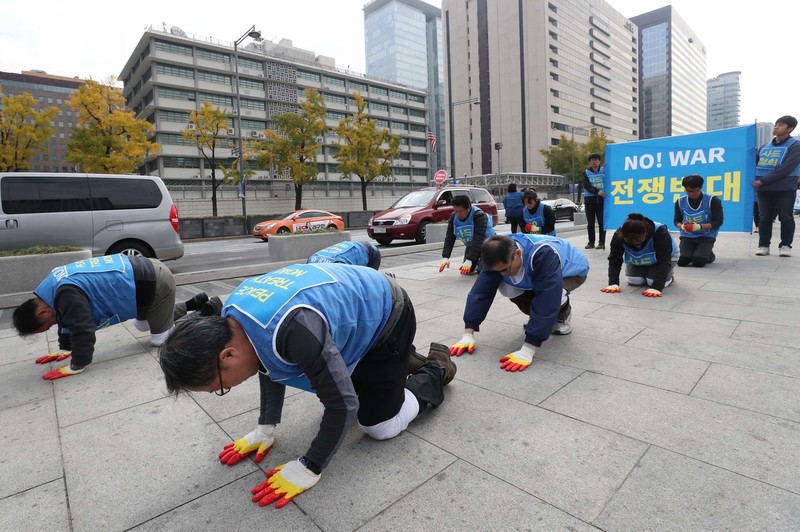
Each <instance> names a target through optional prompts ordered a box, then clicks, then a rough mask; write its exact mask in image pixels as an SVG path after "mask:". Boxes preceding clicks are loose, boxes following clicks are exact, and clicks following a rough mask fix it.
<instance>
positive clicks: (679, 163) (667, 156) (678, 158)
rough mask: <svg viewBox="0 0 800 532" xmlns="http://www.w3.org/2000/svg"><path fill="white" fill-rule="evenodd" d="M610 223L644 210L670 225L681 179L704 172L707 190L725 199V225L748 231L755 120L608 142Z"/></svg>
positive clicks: (607, 212)
mask: <svg viewBox="0 0 800 532" xmlns="http://www.w3.org/2000/svg"><path fill="white" fill-rule="evenodd" d="M605 163H606V164H605V170H606V171H605V179H604V187H605V191H606V194H607V196H606V200H605V202H604V203H605V204H604V211H605V212H604V220H605V226H606V227H607V228H609V229H615V228H617V227H619V226H620V225H622V222H624V221H625V219H626V218H627V217H628V213H631V212H639V213H642V214H644V215H645V216H647V217H648V218H650V219H651V220H654V221H657V222H661V223H663V224H665V225H667V226H668V227H670V228H671V229H673V228H674V226H673V223H672V220H673V218H674V212H675V201H676V200H677V199H678V198H679V197H680V196H682V195H683V194H684V190H683V186H682V185H681V180H682V179H683V178H684V177H685V176H687V175H689V174H698V175H700V176H702V177H703V179H704V180H705V183H704V184H703V192H704V193H705V194H711V195H714V196H718V197H719V199H720V200H721V201H722V208H723V211H724V213H725V222H724V223H723V224H722V227H721V228H720V231H727V232H747V233H749V232H750V231H751V229H752V225H753V202H754V201H755V199H754V198H755V192H754V189H753V186H752V182H753V180H754V179H755V169H756V126H755V125H750V126H743V127H735V128H730V129H721V130H718V131H709V132H708V133H695V134H692V135H681V136H677V137H662V138H657V139H649V140H640V141H635V142H626V143H620V144H608V145H607V146H606V152H605Z"/></svg>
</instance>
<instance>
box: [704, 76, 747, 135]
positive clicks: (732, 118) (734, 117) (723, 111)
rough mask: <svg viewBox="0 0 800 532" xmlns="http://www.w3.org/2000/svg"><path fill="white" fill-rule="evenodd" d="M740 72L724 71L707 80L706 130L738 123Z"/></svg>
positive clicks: (733, 125)
mask: <svg viewBox="0 0 800 532" xmlns="http://www.w3.org/2000/svg"><path fill="white" fill-rule="evenodd" d="M741 74H742V73H741V72H726V73H725V74H720V75H719V76H717V77H715V78H711V79H710V80H708V84H707V87H708V130H709V131H713V130H715V129H725V128H728V127H736V126H738V125H739V110H740V103H741V95H742V91H741V89H740V87H739V76H740V75H741Z"/></svg>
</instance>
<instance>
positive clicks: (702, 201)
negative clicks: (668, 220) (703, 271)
mask: <svg viewBox="0 0 800 532" xmlns="http://www.w3.org/2000/svg"><path fill="white" fill-rule="evenodd" d="M703 182H704V181H703V178H702V177H701V176H699V175H697V174H690V175H687V176H686V177H684V178H683V180H682V181H681V184H682V185H683V189H684V190H685V191H686V194H684V195H683V196H681V197H680V198H678V199H677V201H675V218H674V220H673V222H674V223H675V227H677V228H678V230H679V231H680V232H681V236H680V256H679V257H678V266H689V265H690V264H691V265H692V266H694V267H696V268H702V267H703V266H705V265H706V264H711V263H712V262H714V259H715V257H714V251H713V249H714V242H716V241H717V233H718V232H719V228H720V227H721V226H722V221H723V216H722V202H721V201H720V199H719V198H718V197H717V196H710V195H708V194H703V191H702V188H703Z"/></svg>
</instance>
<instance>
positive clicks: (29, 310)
mask: <svg viewBox="0 0 800 532" xmlns="http://www.w3.org/2000/svg"><path fill="white" fill-rule="evenodd" d="M39 303H40V300H39V298H37V297H32V298H30V299H29V300H27V301H26V302H25V303H23V304H21V305H20V306H18V307H17V308H15V309H14V313H13V314H12V315H11V321H12V324H13V325H14V328H15V329H16V330H17V334H19V335H20V336H29V335H31V334H34V333H35V332H36V331H38V330H39V329H41V328H42V325H43V323H42V320H40V319H39V317H38V316H36V310H37V309H38V308H39Z"/></svg>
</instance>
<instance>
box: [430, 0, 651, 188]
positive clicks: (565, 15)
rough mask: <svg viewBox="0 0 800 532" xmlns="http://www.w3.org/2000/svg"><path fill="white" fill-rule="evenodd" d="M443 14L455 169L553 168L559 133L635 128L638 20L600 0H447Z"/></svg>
mask: <svg viewBox="0 0 800 532" xmlns="http://www.w3.org/2000/svg"><path fill="white" fill-rule="evenodd" d="M442 22H443V25H444V40H445V51H446V58H447V60H446V63H445V87H446V93H447V102H448V104H447V106H446V108H445V110H446V112H447V115H448V120H447V127H448V133H450V135H449V138H450V149H449V152H448V164H449V165H450V167H451V171H452V172H453V173H454V174H455V175H463V174H468V175H480V174H491V173H500V172H527V173H547V172H548V169H547V168H546V167H545V165H544V159H543V157H542V156H541V155H540V153H539V150H540V149H543V148H548V147H550V146H552V145H556V144H558V142H559V138H560V136H561V135H562V134H564V135H566V136H567V138H571V137H572V136H573V135H574V137H575V142H577V143H584V142H586V141H587V140H588V139H589V135H590V133H591V131H592V130H593V129H595V130H603V131H605V133H606V135H607V136H608V138H609V139H611V140H615V141H617V142H620V141H628V140H635V139H637V138H638V136H639V125H638V118H639V116H638V106H639V102H638V98H639V95H638V92H637V91H638V64H637V63H638V38H637V34H636V27H635V26H634V25H633V24H631V22H630V21H629V20H628V19H626V18H625V17H624V16H622V15H621V14H620V13H619V12H617V11H616V10H615V9H614V8H612V7H611V6H610V5H609V4H608V3H606V2H604V1H603V0H588V1H585V2H580V3H578V2H574V1H571V0H531V1H527V2H521V1H517V0H492V1H489V0H470V1H464V0H443V2H442ZM584 163H585V161H577V164H579V165H582V164H584Z"/></svg>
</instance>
